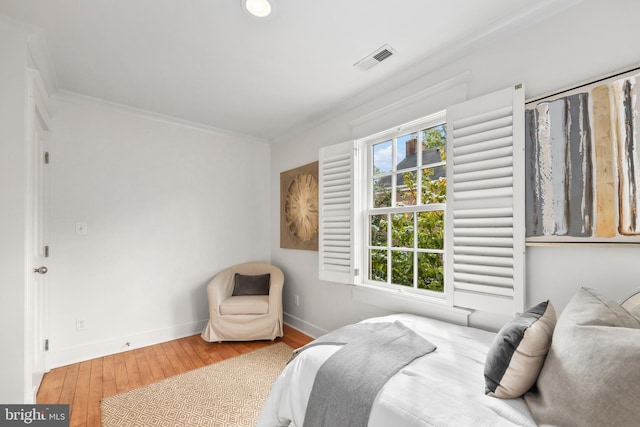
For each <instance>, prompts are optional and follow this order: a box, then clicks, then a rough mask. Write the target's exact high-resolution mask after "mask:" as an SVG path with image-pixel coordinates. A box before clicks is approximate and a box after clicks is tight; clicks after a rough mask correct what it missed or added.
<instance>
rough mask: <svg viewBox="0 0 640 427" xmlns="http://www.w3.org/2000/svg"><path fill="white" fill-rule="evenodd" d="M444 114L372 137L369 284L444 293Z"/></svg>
mask: <svg viewBox="0 0 640 427" xmlns="http://www.w3.org/2000/svg"><path fill="white" fill-rule="evenodd" d="M443 119H444V114H439V115H437V116H436V117H435V118H434V117H432V118H430V119H428V120H427V121H426V123H423V124H422V125H418V126H415V127H414V128H413V129H405V130H402V131H400V132H397V133H396V134H395V135H383V136H381V137H377V138H373V139H368V140H366V141H365V142H364V143H363V145H364V147H363V148H364V149H365V150H366V151H367V153H368V156H367V158H368V164H367V168H366V171H367V177H366V180H365V181H366V183H367V184H368V187H367V195H368V197H367V200H366V209H365V210H366V213H365V217H366V218H367V221H366V227H367V230H366V231H365V233H364V235H365V237H366V240H367V242H366V245H367V248H366V252H365V253H366V260H365V263H364V264H365V265H366V271H367V276H366V278H365V281H366V283H370V284H376V285H382V286H389V287H401V288H402V289H411V290H417V291H432V292H436V293H437V294H440V295H442V294H443V292H444V237H445V233H444V226H445V221H444V213H445V202H446V182H447V177H446V143H447V136H446V126H445V124H444V123H443Z"/></svg>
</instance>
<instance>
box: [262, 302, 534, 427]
mask: <svg viewBox="0 0 640 427" xmlns="http://www.w3.org/2000/svg"><path fill="white" fill-rule="evenodd" d="M396 320H398V321H400V322H402V323H403V324H404V325H406V326H407V327H409V328H411V329H412V330H414V331H416V332H417V333H418V334H420V335H422V336H423V337H424V338H426V339H427V340H428V341H430V342H432V343H433V344H435V345H436V346H437V349H436V351H434V352H432V353H429V354H427V355H425V356H423V357H420V358H418V359H416V360H415V361H413V362H412V363H410V364H408V365H407V366H405V367H404V368H403V369H401V370H400V371H399V372H398V373H397V374H396V375H394V376H393V377H392V378H391V379H390V380H389V381H388V382H387V383H386V384H385V385H384V386H383V388H382V389H381V390H380V392H379V393H378V395H377V396H376V399H375V401H374V403H373V407H372V410H371V414H370V417H369V424H368V426H369V427H389V426H402V427H413V426H416V427H417V426H422V427H424V426H456V427H460V426H478V427H481V426H527V427H529V426H531V427H535V426H536V425H537V424H536V423H535V421H534V420H533V418H532V416H531V413H530V411H529V409H528V407H527V405H526V403H525V402H524V400H523V399H497V398H494V397H489V396H486V395H485V394H484V376H483V372H484V362H485V357H486V354H487V351H488V349H489V347H490V345H491V343H492V341H493V339H494V337H495V334H494V333H491V332H487V331H483V330H480V329H476V328H470V327H464V326H458V325H453V324H450V323H446V322H441V321H438V320H434V319H429V318H425V317H420V316H415V315H411V314H395V315H391V316H385V317H378V318H373V319H368V320H365V321H364V322H394V321H396ZM339 349H340V346H338V345H321V346H315V347H311V348H309V349H307V350H305V351H304V352H302V353H301V354H300V355H299V356H298V357H296V358H295V359H294V360H293V361H292V362H291V363H289V364H288V365H287V366H286V368H285V369H284V371H283V372H282V374H281V375H280V376H279V377H278V378H277V380H276V381H275V382H274V385H273V388H272V390H271V393H270V395H269V397H268V399H267V401H266V403H265V406H264V407H263V410H262V412H261V414H260V416H259V419H258V423H257V426H258V427H280V426H290V425H291V424H292V423H293V425H295V426H298V427H304V416H305V412H306V407H307V400H308V398H309V395H310V394H311V389H312V387H313V382H314V379H315V376H316V373H317V371H318V369H319V367H320V366H321V365H322V363H324V361H325V360H326V359H327V358H329V357H330V356H331V355H332V354H333V353H335V352H336V351H338V350H339Z"/></svg>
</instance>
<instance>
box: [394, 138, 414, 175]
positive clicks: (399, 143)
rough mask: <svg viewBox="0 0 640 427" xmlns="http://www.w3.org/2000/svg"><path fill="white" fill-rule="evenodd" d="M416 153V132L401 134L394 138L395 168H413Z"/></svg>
mask: <svg viewBox="0 0 640 427" xmlns="http://www.w3.org/2000/svg"><path fill="white" fill-rule="evenodd" d="M417 153H418V132H414V133H411V134H409V135H403V136H401V137H399V138H398V139H397V140H396V170H402V169H409V168H415V167H416V166H417V165H418V163H417Z"/></svg>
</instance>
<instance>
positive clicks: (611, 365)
mask: <svg viewBox="0 0 640 427" xmlns="http://www.w3.org/2000/svg"><path fill="white" fill-rule="evenodd" d="M536 386H537V387H536V388H537V390H536V389H534V390H532V391H530V392H529V393H527V394H526V395H525V401H526V402H527V404H528V405H529V408H530V409H531V413H532V414H533V417H534V419H535V420H536V422H537V423H538V424H540V425H553V426H567V427H569V426H576V427H578V426H579V427H585V426H616V427H622V426H638V425H639V424H638V423H639V422H640V405H639V404H638V398H639V397H640V322H638V320H637V319H635V318H634V317H633V316H631V315H630V314H629V313H628V312H627V311H626V310H624V309H623V308H622V307H621V306H620V304H618V303H616V302H613V301H609V300H607V299H606V298H604V297H602V296H601V295H599V294H598V293H596V292H595V291H593V290H591V289H586V288H582V289H580V290H579V291H578V293H576V295H574V297H573V298H572V299H571V301H569V304H567V306H566V307H565V309H564V311H563V312H562V314H561V315H560V318H559V319H558V323H557V325H556V328H555V331H554V333H553V340H552V342H551V348H550V349H549V354H548V355H547V358H546V360H545V362H544V366H543V367H542V371H541V372H540V375H539V376H538V381H537V383H536Z"/></svg>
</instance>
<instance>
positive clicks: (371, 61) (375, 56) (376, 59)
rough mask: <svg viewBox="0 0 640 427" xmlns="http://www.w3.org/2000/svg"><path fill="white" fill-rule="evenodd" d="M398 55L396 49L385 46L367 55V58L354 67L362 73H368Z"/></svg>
mask: <svg viewBox="0 0 640 427" xmlns="http://www.w3.org/2000/svg"><path fill="white" fill-rule="evenodd" d="M397 54H398V52H397V51H396V50H395V49H394V48H392V47H391V46H389V45H388V44H385V45H384V46H382V47H381V48H379V49H377V50H376V51H374V52H373V53H371V54H369V55H367V56H366V57H365V58H362V59H361V60H360V61H358V62H356V63H355V64H353V66H354V67H356V68H357V69H358V70H360V71H367V70H370V69H371V68H373V67H374V66H376V65H378V64H379V63H381V62H382V61H384V60H385V59H388V58H390V57H391V56H393V55H397Z"/></svg>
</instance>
